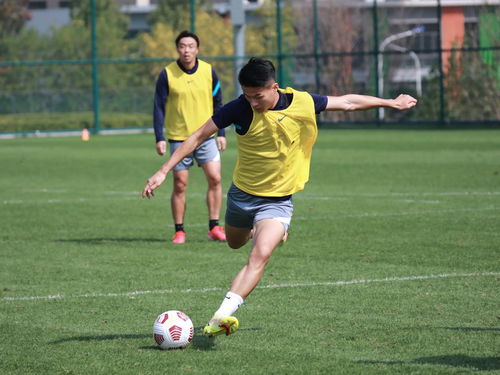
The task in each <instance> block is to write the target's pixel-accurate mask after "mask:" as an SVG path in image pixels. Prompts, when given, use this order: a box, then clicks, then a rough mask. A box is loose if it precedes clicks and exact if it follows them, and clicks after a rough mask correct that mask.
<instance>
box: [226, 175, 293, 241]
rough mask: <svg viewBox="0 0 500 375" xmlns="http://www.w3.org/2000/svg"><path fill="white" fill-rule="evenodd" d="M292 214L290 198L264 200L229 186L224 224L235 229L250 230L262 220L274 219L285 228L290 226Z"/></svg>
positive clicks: (232, 185) (264, 198)
mask: <svg viewBox="0 0 500 375" xmlns="http://www.w3.org/2000/svg"><path fill="white" fill-rule="evenodd" d="M292 213H293V201H292V197H291V196H290V197H284V198H266V197H257V196H255V195H251V194H247V193H245V192H244V191H241V190H240V189H238V188H237V187H236V186H235V185H234V184H231V187H230V188H229V191H228V193H227V208H226V218H225V222H226V224H229V225H231V226H233V227H237V228H249V229H252V228H253V226H254V224H255V223H256V222H257V221H259V220H262V219H276V220H278V221H279V222H280V223H281V224H283V226H284V227H285V232H286V231H287V230H288V227H289V226H290V221H291V220H292Z"/></svg>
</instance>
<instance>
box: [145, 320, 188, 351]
mask: <svg viewBox="0 0 500 375" xmlns="http://www.w3.org/2000/svg"><path fill="white" fill-rule="evenodd" d="M193 335H194V327H193V322H192V321H191V319H189V316H187V315H186V314H184V313H183V312H182V311H177V310H169V311H165V312H164V313H161V314H160V315H158V317H157V318H156V320H155V322H154V324H153V338H154V340H155V341H156V343H157V344H158V345H159V346H160V348H161V349H182V348H185V347H186V346H187V345H189V344H190V343H191V341H192V340H193Z"/></svg>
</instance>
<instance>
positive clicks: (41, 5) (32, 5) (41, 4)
mask: <svg viewBox="0 0 500 375" xmlns="http://www.w3.org/2000/svg"><path fill="white" fill-rule="evenodd" d="M28 9H47V2H46V1H33V0H31V1H30V2H29V4H28Z"/></svg>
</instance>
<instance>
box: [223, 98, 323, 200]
mask: <svg viewBox="0 0 500 375" xmlns="http://www.w3.org/2000/svg"><path fill="white" fill-rule="evenodd" d="M281 91H282V92H283V93H284V94H287V93H292V94H293V99H292V103H291V104H290V105H289V106H288V108H286V109H283V110H277V111H273V110H268V111H265V112H263V113H259V112H256V111H253V109H252V111H253V120H252V123H251V124H250V128H249V129H248V132H247V133H246V134H244V135H238V137H237V139H238V151H239V152H238V160H237V162H236V167H235V169H234V174H233V182H234V184H235V185H236V186H237V187H238V188H240V189H241V190H243V191H244V192H246V193H249V194H253V195H257V196H262V197H282V196H286V195H290V194H293V193H296V192H297V191H300V190H302V189H303V188H304V185H305V183H306V182H307V181H308V180H309V167H310V163H311V154H312V147H313V145H314V142H315V141H316V137H317V135H318V129H317V125H316V114H315V110H314V101H313V99H312V97H311V95H310V94H309V93H307V92H301V91H296V90H294V89H292V88H287V89H285V90H281Z"/></svg>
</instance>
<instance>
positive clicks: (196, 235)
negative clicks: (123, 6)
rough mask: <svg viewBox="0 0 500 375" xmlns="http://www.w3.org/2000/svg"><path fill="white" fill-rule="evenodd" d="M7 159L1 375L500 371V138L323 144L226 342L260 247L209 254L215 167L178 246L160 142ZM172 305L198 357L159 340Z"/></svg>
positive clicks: (414, 136) (65, 146) (39, 143)
mask: <svg viewBox="0 0 500 375" xmlns="http://www.w3.org/2000/svg"><path fill="white" fill-rule="evenodd" d="M228 142H229V148H228V149H227V151H225V152H224V154H223V155H222V158H223V161H222V168H223V171H222V178H223V188H224V190H226V189H227V188H228V187H229V184H230V181H231V170H232V166H233V165H234V163H235V159H236V152H235V148H234V147H235V146H234V145H235V137H234V133H233V132H229V133H228ZM0 143H1V144H0V168H1V171H2V178H1V179H0V191H1V194H2V195H1V199H2V200H1V202H2V209H1V210H0V222H1V223H2V224H1V234H0V285H1V288H0V318H1V319H0V329H1V332H2V334H1V335H0V351H1V353H2V360H1V361H0V372H1V373H2V375H14V374H15V375H19V374H23V375H24V374H78V375H96V374H99V375H101V374H113V375H114V374H144V375H156V374H159V375H160V374H161V375H166V374H168V375H170V374H179V375H184V374H195V375H218V374H242V375H243V374H245V375H262V374H266V375H267V374H273V375H274V374H276V375H281V374H287V375H305V374H307V375H309V374H311V375H313V374H314V375H316V374H324V375H332V374H335V375H336V374H339V375H344V374H346V375H352V374H363V375H396V374H398V375H407V374H414V375H459V374H481V373H483V374H497V373H498V370H499V365H498V318H497V316H498V283H499V281H498V277H499V275H498V272H499V269H498V244H499V243H500V233H499V231H498V223H499V220H500V195H499V194H498V187H499V186H500V181H499V179H500V174H499V172H500V171H499V165H498V160H500V138H499V137H498V132H497V131H473V130H472V131H452V132H449V131H412V132H406V131H405V132H401V131H328V130H320V134H319V137H318V142H317V144H316V147H315V150H314V157H313V163H312V166H311V179H310V181H309V182H308V184H307V186H306V188H305V191H303V192H301V193H299V194H297V195H296V196H295V197H294V204H295V209H294V217H293V219H292V225H291V229H290V237H289V240H288V242H287V243H286V244H285V245H284V246H283V247H280V248H278V249H277V250H276V251H275V252H274V254H273V256H272V258H271V260H270V262H269V264H268V265H267V266H266V270H265V273H264V278H263V280H262V281H261V283H260V285H259V286H258V288H257V289H255V291H254V292H253V293H252V294H251V296H250V297H249V298H248V299H247V300H246V301H245V304H244V305H243V306H242V307H241V308H240V309H239V310H238V312H237V317H238V318H239V320H240V323H241V326H240V330H239V332H238V333H237V334H236V335H234V336H230V337H218V338H216V339H215V340H213V341H208V340H205V339H204V338H203V337H202V336H201V335H200V333H199V331H200V328H201V327H202V326H203V325H204V324H205V323H206V322H207V320H208V319H209V318H210V317H211V315H212V313H213V312H214V310H215V309H217V307H218V306H219V304H220V302H221V300H222V298H223V296H224V294H225V291H226V289H227V287H228V285H229V283H230V281H231V279H232V277H233V276H234V275H235V274H236V272H237V271H238V270H239V269H240V267H242V266H243V265H244V264H245V262H246V260H247V255H248V250H249V246H248V245H247V246H245V247H244V248H242V249H240V250H232V249H229V248H228V247H227V245H226V244H222V243H214V242H210V241H207V240H206V234H207V230H208V227H207V210H206V205H205V195H206V188H207V183H206V178H205V176H204V174H203V172H202V171H201V169H200V168H196V167H195V168H193V169H192V170H191V172H190V181H189V187H188V192H187V207H188V210H187V212H186V229H187V233H188V241H187V243H186V244H185V245H182V246H178V245H173V244H171V243H170V241H169V239H170V235H171V233H172V231H173V225H172V222H171V217H170V212H169V209H168V204H169V203H168V201H169V196H170V192H171V189H172V180H171V177H170V176H169V177H168V180H167V181H166V182H165V184H164V185H163V186H161V187H160V189H158V191H157V194H156V197H155V198H154V199H153V200H144V199H141V198H140V197H139V191H140V190H141V189H142V187H143V185H144V183H145V180H146V178H147V177H148V176H150V175H151V174H152V173H153V172H154V171H155V170H156V168H157V167H159V165H160V163H161V162H162V161H161V160H162V158H160V157H159V156H158V155H157V154H156V152H155V149H154V137H153V136H152V135H151V134H146V135H134V136H130V135H129V136H93V137H91V139H90V141H89V142H82V141H81V140H80V139H79V137H65V138H50V139H16V140H3V141H0ZM214 263H215V264H216V266H214ZM488 272H492V273H494V274H487V273H488ZM452 274H469V276H455V277H446V276H445V275H452ZM430 275H436V276H435V277H429V278H422V279H418V276H424V277H425V276H430ZM440 275H441V276H440ZM412 276H413V277H416V278H415V279H411V277H412ZM405 277H408V279H404V278H405ZM391 278H395V279H391ZM398 278H403V279H402V280H398ZM363 280H364V281H365V282H363ZM342 281H345V282H347V283H342ZM349 282H351V283H349ZM141 291H143V292H144V294H141V293H140V292H141ZM134 292H135V293H134ZM37 296H38V297H39V298H36V297H37ZM49 296H52V297H51V298H50V297H49ZM57 296H59V297H57ZM23 297H27V298H30V297H34V298H33V299H26V300H23V299H21V298H23ZM9 298H13V299H12V300H10V299H9ZM171 308H174V309H180V310H183V311H185V312H186V313H187V314H188V315H189V316H190V317H191V318H192V320H193V322H194V324H195V327H196V334H195V338H194V341H193V343H192V345H191V346H190V347H189V348H187V349H186V350H183V351H168V352H164V351H160V350H157V349H156V344H155V343H154V341H153V338H152V325H153V320H154V319H155V318H156V316H157V315H158V314H159V313H161V312H162V311H165V310H168V309H171Z"/></svg>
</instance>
